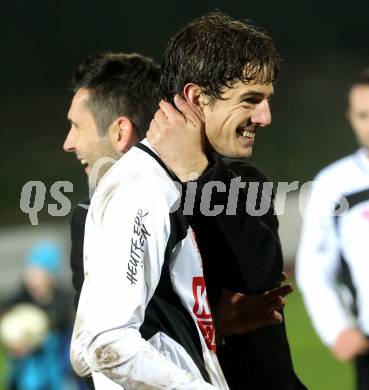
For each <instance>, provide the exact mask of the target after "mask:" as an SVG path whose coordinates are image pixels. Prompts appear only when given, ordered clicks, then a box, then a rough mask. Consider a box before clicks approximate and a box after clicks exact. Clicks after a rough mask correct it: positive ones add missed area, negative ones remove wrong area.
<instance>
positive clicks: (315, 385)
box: [285, 288, 354, 390]
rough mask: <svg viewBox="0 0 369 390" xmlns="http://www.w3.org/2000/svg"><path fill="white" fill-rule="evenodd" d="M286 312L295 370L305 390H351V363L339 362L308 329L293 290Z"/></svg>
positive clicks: (302, 310)
mask: <svg viewBox="0 0 369 390" xmlns="http://www.w3.org/2000/svg"><path fill="white" fill-rule="evenodd" d="M327 310H329V308H327ZM285 313H286V321H287V332H288V337H289V341H290V345H291V349H292V355H293V361H294V364H295V369H296V372H297V373H298V375H299V377H300V378H301V380H302V381H303V382H304V384H305V385H306V386H307V387H308V389H309V390H352V389H354V377H353V369H352V366H351V364H343V363H338V362H337V361H336V360H335V359H334V358H333V357H332V356H331V355H330V353H329V351H328V350H327V348H325V347H324V346H323V345H322V344H321V342H320V341H319V339H318V337H317V336H316V334H315V332H314V330H313V328H312V327H311V324H310V321H309V319H308V317H307V314H306V311H305V308H304V305H303V302H302V298H301V295H300V294H299V293H298V291H297V289H296V288H295V292H294V293H293V294H292V295H291V296H290V297H289V298H288V304H287V307H286V310H285Z"/></svg>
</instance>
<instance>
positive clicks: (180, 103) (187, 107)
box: [174, 94, 201, 126]
mask: <svg viewBox="0 0 369 390" xmlns="http://www.w3.org/2000/svg"><path fill="white" fill-rule="evenodd" d="M174 103H175V105H176V107H177V108H178V110H179V111H180V112H181V113H182V114H183V116H184V117H185V118H186V120H188V121H190V122H192V124H193V125H195V126H196V125H197V124H199V123H201V118H200V117H199V115H198V114H197V113H196V111H194V109H193V108H192V107H191V104H190V103H189V102H188V101H187V100H186V99H183V98H182V97H181V96H179V95H178V94H177V95H175V96H174Z"/></svg>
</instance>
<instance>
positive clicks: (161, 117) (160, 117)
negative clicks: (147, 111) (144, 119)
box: [154, 109, 168, 123]
mask: <svg viewBox="0 0 369 390" xmlns="http://www.w3.org/2000/svg"><path fill="white" fill-rule="evenodd" d="M154 119H155V120H156V121H157V122H159V123H162V122H166V121H167V120H168V117H167V115H166V114H165V113H164V111H163V110H161V109H159V110H158V111H156V113H155V115H154Z"/></svg>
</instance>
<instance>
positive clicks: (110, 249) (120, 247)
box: [71, 184, 214, 390]
mask: <svg viewBox="0 0 369 390" xmlns="http://www.w3.org/2000/svg"><path fill="white" fill-rule="evenodd" d="M109 197H110V199H109V201H108V202H107V203H106V206H104V207H103V210H99V212H98V213H96V208H95V209H93V211H92V214H91V215H92V218H90V219H89V223H92V222H91V221H93V224H94V225H95V226H94V229H93V231H94V232H95V233H94V235H93V236H91V235H90V236H89V237H87V236H86V242H85V256H86V254H87V259H86V262H85V264H86V263H87V265H88V266H87V269H86V275H85V283H84V286H83V290H82V294H81V300H80V304H79V306H81V305H82V306H81V311H82V312H83V315H82V323H81V324H79V326H78V329H77V331H76V329H75V331H74V333H75V334H74V337H73V340H72V352H71V356H72V359H73V358H74V359H75V360H76V361H74V362H73V363H74V364H73V366H74V367H76V366H77V367H78V366H79V367H83V368H85V367H86V364H87V366H89V367H90V368H91V369H92V370H93V371H97V372H101V373H103V374H104V375H106V376H107V377H108V378H110V379H111V380H113V381H114V382H115V383H117V384H119V385H120V386H123V387H124V389H126V390H130V389H136V388H142V389H178V390H180V389H181V390H182V389H183V390H192V389H193V390H195V389H204V390H205V389H214V387H213V386H212V385H210V384H208V383H207V382H205V381H204V380H203V379H202V378H196V377H195V376H194V375H193V374H192V373H190V372H187V371H185V370H184V369H182V368H180V367H179V366H177V365H175V364H174V363H173V362H171V361H170V360H168V359H166V358H165V357H164V355H162V354H160V353H159V352H158V351H157V350H156V349H155V348H154V347H153V346H151V345H150V344H149V343H148V342H146V341H145V340H144V339H143V338H142V337H141V334H140V332H139V328H140V326H141V324H142V323H143V320H144V316H145V308H146V305H147V303H148V301H149V300H150V298H151V297H152V295H153V293H154V291H155V289H156V287H157V284H158V282H159V279H160V273H161V268H162V265H163V261H164V253H165V248H166V244H167V241H168V238H169V234H170V231H169V229H170V223H169V214H168V206H167V205H166V204H165V202H164V200H163V201H162V202H160V197H158V196H155V195H154V194H153V193H152V192H151V193H149V192H147V190H146V191H144V190H143V189H142V188H137V187H136V188H135V186H133V185H132V184H131V185H130V188H129V189H127V188H124V189H116V190H115V192H114V194H113V195H111V194H110V195H109ZM94 211H95V213H94ZM99 218H100V220H99ZM87 229H88V226H87V225H86V230H87ZM96 232H97V233H96ZM86 245H90V246H92V248H88V247H86ZM78 311H80V307H79V308H78ZM75 328H76V325H75ZM84 360H85V364H84V362H83V361H84Z"/></svg>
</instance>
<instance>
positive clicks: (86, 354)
mask: <svg viewBox="0 0 369 390" xmlns="http://www.w3.org/2000/svg"><path fill="white" fill-rule="evenodd" d="M204 18H205V19H206V16H205V17H204ZM246 31H248V32H250V31H251V32H253V33H256V32H255V30H254V29H252V28H250V27H248V29H246ZM256 34H259V35H258V38H259V39H261V40H263V39H265V37H266V36H265V35H264V34H262V33H256ZM272 54H273V53H272ZM249 62H250V60H247V59H245V67H246V65H248V64H249ZM264 65H265V64H263V63H262V62H259V63H256V65H253V67H252V68H251V69H252V70H253V71H256V73H255V74H253V76H254V77H257V76H259V77H264V76H265V77H266V78H267V80H269V79H268V77H269V78H270V80H273V69H272V68H271V69H266V70H264V68H263V66H264ZM265 66H266V65H265ZM261 69H262V70H261ZM248 71H249V69H248ZM247 77H250V75H249V74H243V73H242V72H241V74H240V79H241V78H242V80H243V78H245V81H246V80H247ZM263 81H264V79H263ZM241 84H242V85H244V84H243V83H241ZM242 85H239V87H236V88H235V89H237V88H241V89H242ZM255 88H257V89H258V91H257V92H256V94H257V95H258V96H259V97H260V99H262V101H263V102H265V103H264V104H262V105H263V106H264V105H265V108H266V111H265V114H266V115H265V116H264V115H263V118H264V120H265V121H266V123H265V125H266V124H268V123H267V122H268V110H269V109H268V105H267V103H266V102H267V100H266V99H267V98H268V97H269V96H270V95H271V93H272V87H271V85H270V84H268V83H266V82H265V83H262V84H257V83H256V84H255ZM264 89H265V91H264ZM190 119H192V120H196V118H190ZM241 119H242V118H240V120H241ZM243 120H245V119H243ZM262 124H263V123H261V125H262ZM235 130H236V129H235ZM235 136H236V134H235ZM241 137H243V138H245V140H244V139H242V138H241ZM246 138H248V137H247V135H246V136H245V135H239V134H238V133H237V139H238V141H237V142H238V145H236V144H234V143H233V142H234V141H232V145H230V147H231V148H235V149H238V152H241V153H242V151H243V149H249V148H250V146H251V144H252V143H251V142H249V141H248V140H247V139H246ZM143 145H145V147H141V148H133V149H132V150H131V151H130V152H129V153H127V154H126V156H125V158H123V159H121V160H119V162H118V163H116V164H115V165H114V166H113V167H112V168H111V169H110V170H109V171H108V173H106V174H105V175H104V177H103V178H102V179H101V180H100V182H99V185H98V187H97V189H96V192H95V194H94V196H93V199H92V203H91V207H90V209H89V213H88V217H87V222H86V236H85V246H84V252H85V254H84V262H85V264H84V265H85V283H84V286H83V289H82V293H81V299H80V303H79V307H78V315H77V320H76V324H75V329H74V338H73V342H72V352H71V356H72V361H73V363H74V367H75V368H76V369H77V371H78V372H79V373H80V374H82V375H83V374H84V373H87V372H89V371H90V370H91V369H92V370H93V371H96V372H102V373H103V374H104V375H106V376H107V377H109V378H110V379H112V380H113V381H114V382H116V383H117V384H119V385H121V386H124V387H125V388H126V389H131V388H132V389H134V388H140V387H141V388H148V389H149V388H152V389H155V388H158V389H167V388H168V389H169V388H170V389H174V388H175V389H202V388H204V389H205V388H209V389H210V388H225V389H226V388H228V386H227V384H226V382H225V380H224V377H223V375H222V372H221V370H220V367H219V364H218V362H217V359H216V354H215V344H214V336H215V335H214V328H213V325H212V315H211V313H210V309H209V306H208V304H207V300H206V289H205V284H204V279H203V275H202V265H201V258H200V257H199V253H198V251H197V247H196V243H195V240H194V237H193V234H192V230H191V228H190V227H189V226H188V225H187V226H186V224H184V227H183V226H181V229H179V231H178V230H177V231H176V234H177V236H175V234H173V231H174V230H173V229H172V225H171V223H172V220H171V216H172V215H174V213H172V212H171V208H172V206H173V205H175V203H176V202H177V200H178V198H179V193H178V190H177V188H176V186H175V185H174V183H173V181H172V178H171V177H170V174H168V173H167V171H166V170H165V168H163V167H161V166H160V165H159V164H158V163H157V162H156V161H155V159H154V158H153V157H152V156H151V155H150V153H147V151H148V150H150V149H149V144H148V143H147V141H144V142H143ZM203 164H204V162H203V161H201V162H199V166H198V167H195V168H198V169H197V171H198V172H202V171H203V170H204V167H203V166H202V165H203ZM193 168H194V165H193V164H192V166H191V172H192V171H193ZM188 173H189V172H187V173H185V172H181V175H180V176H181V177H180V178H181V179H182V178H183V176H182V175H186V174H188ZM177 174H178V173H177ZM148 193H149V194H150V196H149V197H148V196H147V195H148ZM181 222H183V221H181ZM173 237H174V244H175V245H174V246H173V247H170V249H171V250H170V251H169V252H168V253H167V255H169V257H170V260H171V262H170V266H168V263H166V249H167V248H168V242H169V241H170V240H171V239H172V241H173ZM165 267H166V268H165ZM164 268H165V269H166V270H167V271H168V273H169V274H168V275H169V277H170V283H171V286H170V287H171V289H172V291H171V292H170V293H171V294H172V295H173V297H174V298H173V299H174V301H175V300H176V299H177V301H175V304H174V305H173V306H174V307H173V309H174V310H176V309H178V311H180V313H179V314H180V316H179V318H180V319H181V320H182V321H184V323H185V326H189V327H191V326H192V327H194V328H195V329H196V331H197V336H198V338H199V343H200V344H199V345H200V348H201V350H202V354H203V360H204V362H203V363H204V367H205V370H202V371H201V367H200V368H199V366H196V364H195V363H194V361H193V360H192V359H191V357H190V355H189V353H188V352H187V351H186V350H185V348H183V346H182V345H181V344H179V343H177V342H176V341H175V340H173V339H171V338H170V337H168V336H167V335H166V334H165V333H161V332H158V333H156V334H155V335H154V336H153V337H152V338H150V339H149V341H148V342H147V341H145V340H144V339H143V338H142V337H141V334H140V332H139V329H140V327H141V325H142V323H143V322H144V314H145V308H146V306H147V304H148V303H149V301H150V299H151V298H152V297H153V295H154V296H155V294H156V293H157V291H158V290H159V287H158V286H160V283H161V282H162V279H161V274H162V269H164ZM166 282H168V280H166ZM166 288H167V286H166ZM159 292H160V291H159ZM159 298H160V297H159ZM169 303H170V302H169ZM178 304H180V305H182V308H178ZM181 316H182V317H181ZM186 316H187V318H183V317H186ZM189 318H190V319H191V321H192V322H191V321H190V322H188V319H189ZM186 321H187V323H186ZM176 325H177V324H176ZM178 325H180V324H179V323H178ZM206 376H207V378H206V380H205V379H204V377H206ZM210 383H212V384H210Z"/></svg>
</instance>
